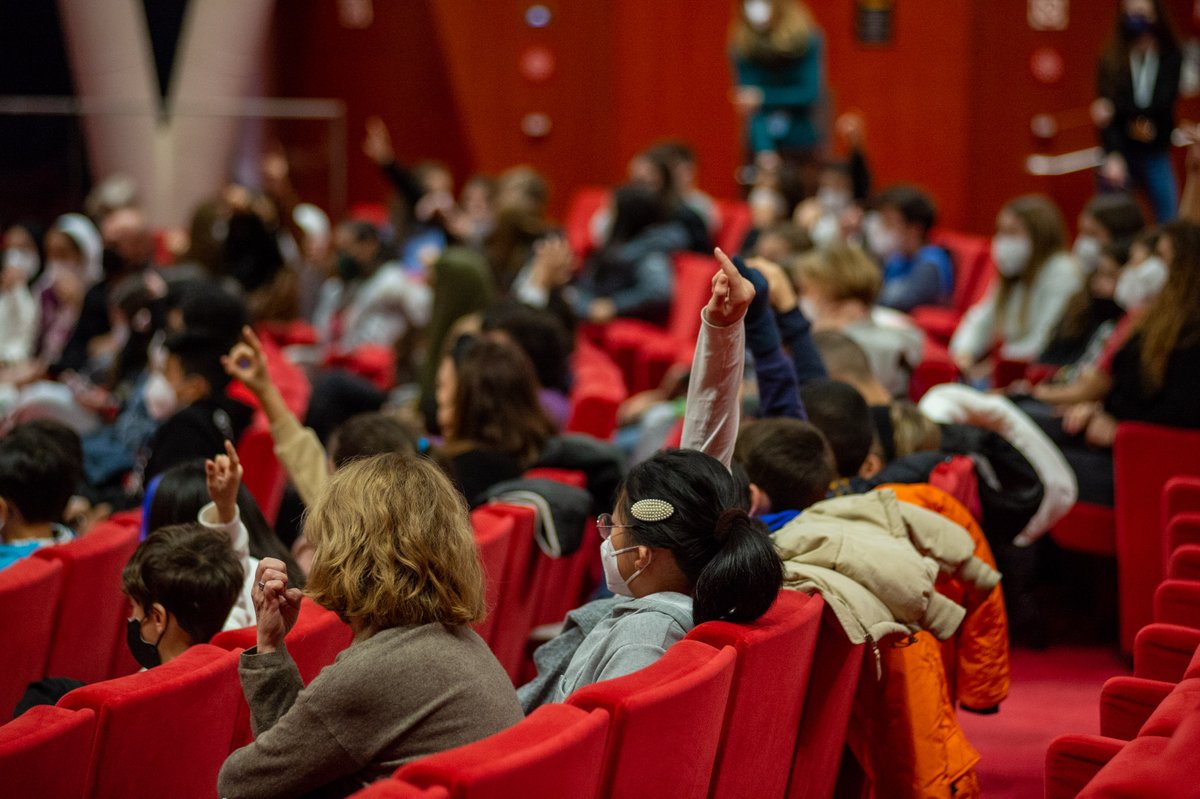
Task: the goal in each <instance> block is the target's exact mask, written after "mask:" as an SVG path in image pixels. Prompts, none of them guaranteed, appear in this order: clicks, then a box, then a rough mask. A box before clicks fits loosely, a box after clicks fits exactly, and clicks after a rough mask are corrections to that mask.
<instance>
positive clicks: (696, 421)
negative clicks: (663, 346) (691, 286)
mask: <svg viewBox="0 0 1200 799" xmlns="http://www.w3.org/2000/svg"><path fill="white" fill-rule="evenodd" d="M745 359H746V327H745V323H744V321H743V322H738V323H737V324H736V325H729V326H728V327H717V326H715V325H711V324H709V322H708V319H706V318H705V316H704V312H703V311H701V312H700V335H699V336H697V338H696V355H695V356H694V357H693V358H692V376H691V379H690V381H689V382H688V395H687V410H686V411H685V412H684V416H683V439H682V441H681V442H680V447H681V448H682V449H696V450H699V451H701V452H703V453H705V454H706V455H711V456H712V457H714V458H716V459H717V460H719V461H720V462H721V463H723V464H724V465H725V468H726V469H728V468H730V464H732V463H733V448H734V445H735V444H737V436H738V424H739V421H740V418H739V417H740V413H739V411H740V408H739V407H738V401H739V400H738V395H739V391H740V389H741V386H742V373H743V371H744V366H745Z"/></svg>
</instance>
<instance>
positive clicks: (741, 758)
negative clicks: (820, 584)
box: [687, 591, 825, 799]
mask: <svg viewBox="0 0 1200 799" xmlns="http://www.w3.org/2000/svg"><path fill="white" fill-rule="evenodd" d="M824 607H825V602H824V601H823V600H822V599H821V597H820V596H809V595H807V594H802V593H800V592H799V591H780V592H779V598H778V599H776V600H775V604H774V605H772V606H771V608H770V610H768V611H767V612H766V613H765V614H764V615H763V616H762V617H761V618H759V619H757V620H756V621H754V622H753V623H752V624H731V623H729V622H723V621H710V622H706V623H704V624H701V625H699V626H697V627H696V628H694V629H693V630H692V631H691V632H690V633H688V636H687V638H688V640H692V641H700V642H703V643H706V644H708V645H710V646H713V647H717V648H720V647H723V646H732V647H733V648H734V649H735V650H736V651H737V666H736V668H735V670H734V674H733V687H732V689H731V690H730V694H729V708H728V710H727V712H726V714H725V724H724V729H723V730H722V732H721V742H720V745H719V746H718V749H717V762H716V766H715V768H714V769H713V777H712V786H711V789H710V790H709V794H708V795H709V796H710V797H712V798H713V799H726V798H728V799H733V798H734V797H739V796H783V793H784V790H785V789H786V788H787V782H788V774H789V773H790V771H791V764H792V755H793V753H794V752H795V751H796V736H797V734H798V733H799V731H800V718H801V716H802V715H803V712H804V697H805V694H806V693H807V691H808V681H809V675H810V673H811V670H812V658H813V651H814V650H815V649H816V645H817V633H818V632H819V630H820V628H821V610H822V609H823V608H824Z"/></svg>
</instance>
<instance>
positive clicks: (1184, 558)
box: [1167, 544, 1200, 582]
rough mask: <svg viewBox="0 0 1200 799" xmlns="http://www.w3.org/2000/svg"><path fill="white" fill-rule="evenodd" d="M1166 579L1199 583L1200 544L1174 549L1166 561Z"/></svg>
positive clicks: (1185, 545)
mask: <svg viewBox="0 0 1200 799" xmlns="http://www.w3.org/2000/svg"><path fill="white" fill-rule="evenodd" d="M1167 578H1168V579H1171V580H1190V581H1192V582H1200V544H1184V545H1183V546H1180V547H1174V548H1173V551H1172V552H1171V557H1170V558H1168V559H1167Z"/></svg>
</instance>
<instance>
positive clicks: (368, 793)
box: [350, 780, 450, 799]
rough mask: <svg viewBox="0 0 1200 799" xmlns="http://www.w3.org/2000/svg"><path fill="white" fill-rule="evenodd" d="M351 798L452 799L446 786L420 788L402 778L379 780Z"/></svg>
mask: <svg viewBox="0 0 1200 799" xmlns="http://www.w3.org/2000/svg"><path fill="white" fill-rule="evenodd" d="M350 797H351V799H450V794H449V793H447V792H446V789H445V788H418V787H417V786H415V785H409V784H408V783H407V782H401V781H400V780H379V781H377V782H373V783H371V784H370V785H368V786H367V787H366V788H363V789H362V790H361V791H356V792H354V793H353V794H351V795H350Z"/></svg>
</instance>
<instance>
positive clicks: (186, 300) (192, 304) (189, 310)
mask: <svg viewBox="0 0 1200 799" xmlns="http://www.w3.org/2000/svg"><path fill="white" fill-rule="evenodd" d="M179 312H180V314H181V315H182V316H183V327H184V330H185V331H187V332H188V333H194V334H198V335H207V336H211V337H212V338H214V339H215V340H217V341H219V342H220V343H221V346H223V347H224V348H225V349H226V350H229V349H230V348H232V347H233V345H234V344H236V343H237V341H238V339H239V338H240V336H241V334H242V328H243V327H245V326H246V324H247V322H248V321H249V316H248V314H247V311H246V303H245V301H244V300H243V299H242V298H241V297H239V296H237V295H236V294H233V293H232V292H229V291H226V290H225V289H223V288H221V286H219V285H217V284H215V283H208V282H204V281H195V282H191V283H189V284H188V285H187V286H186V287H185V288H184V289H183V290H182V291H181V293H180V296H179ZM226 342H228V344H226Z"/></svg>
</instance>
